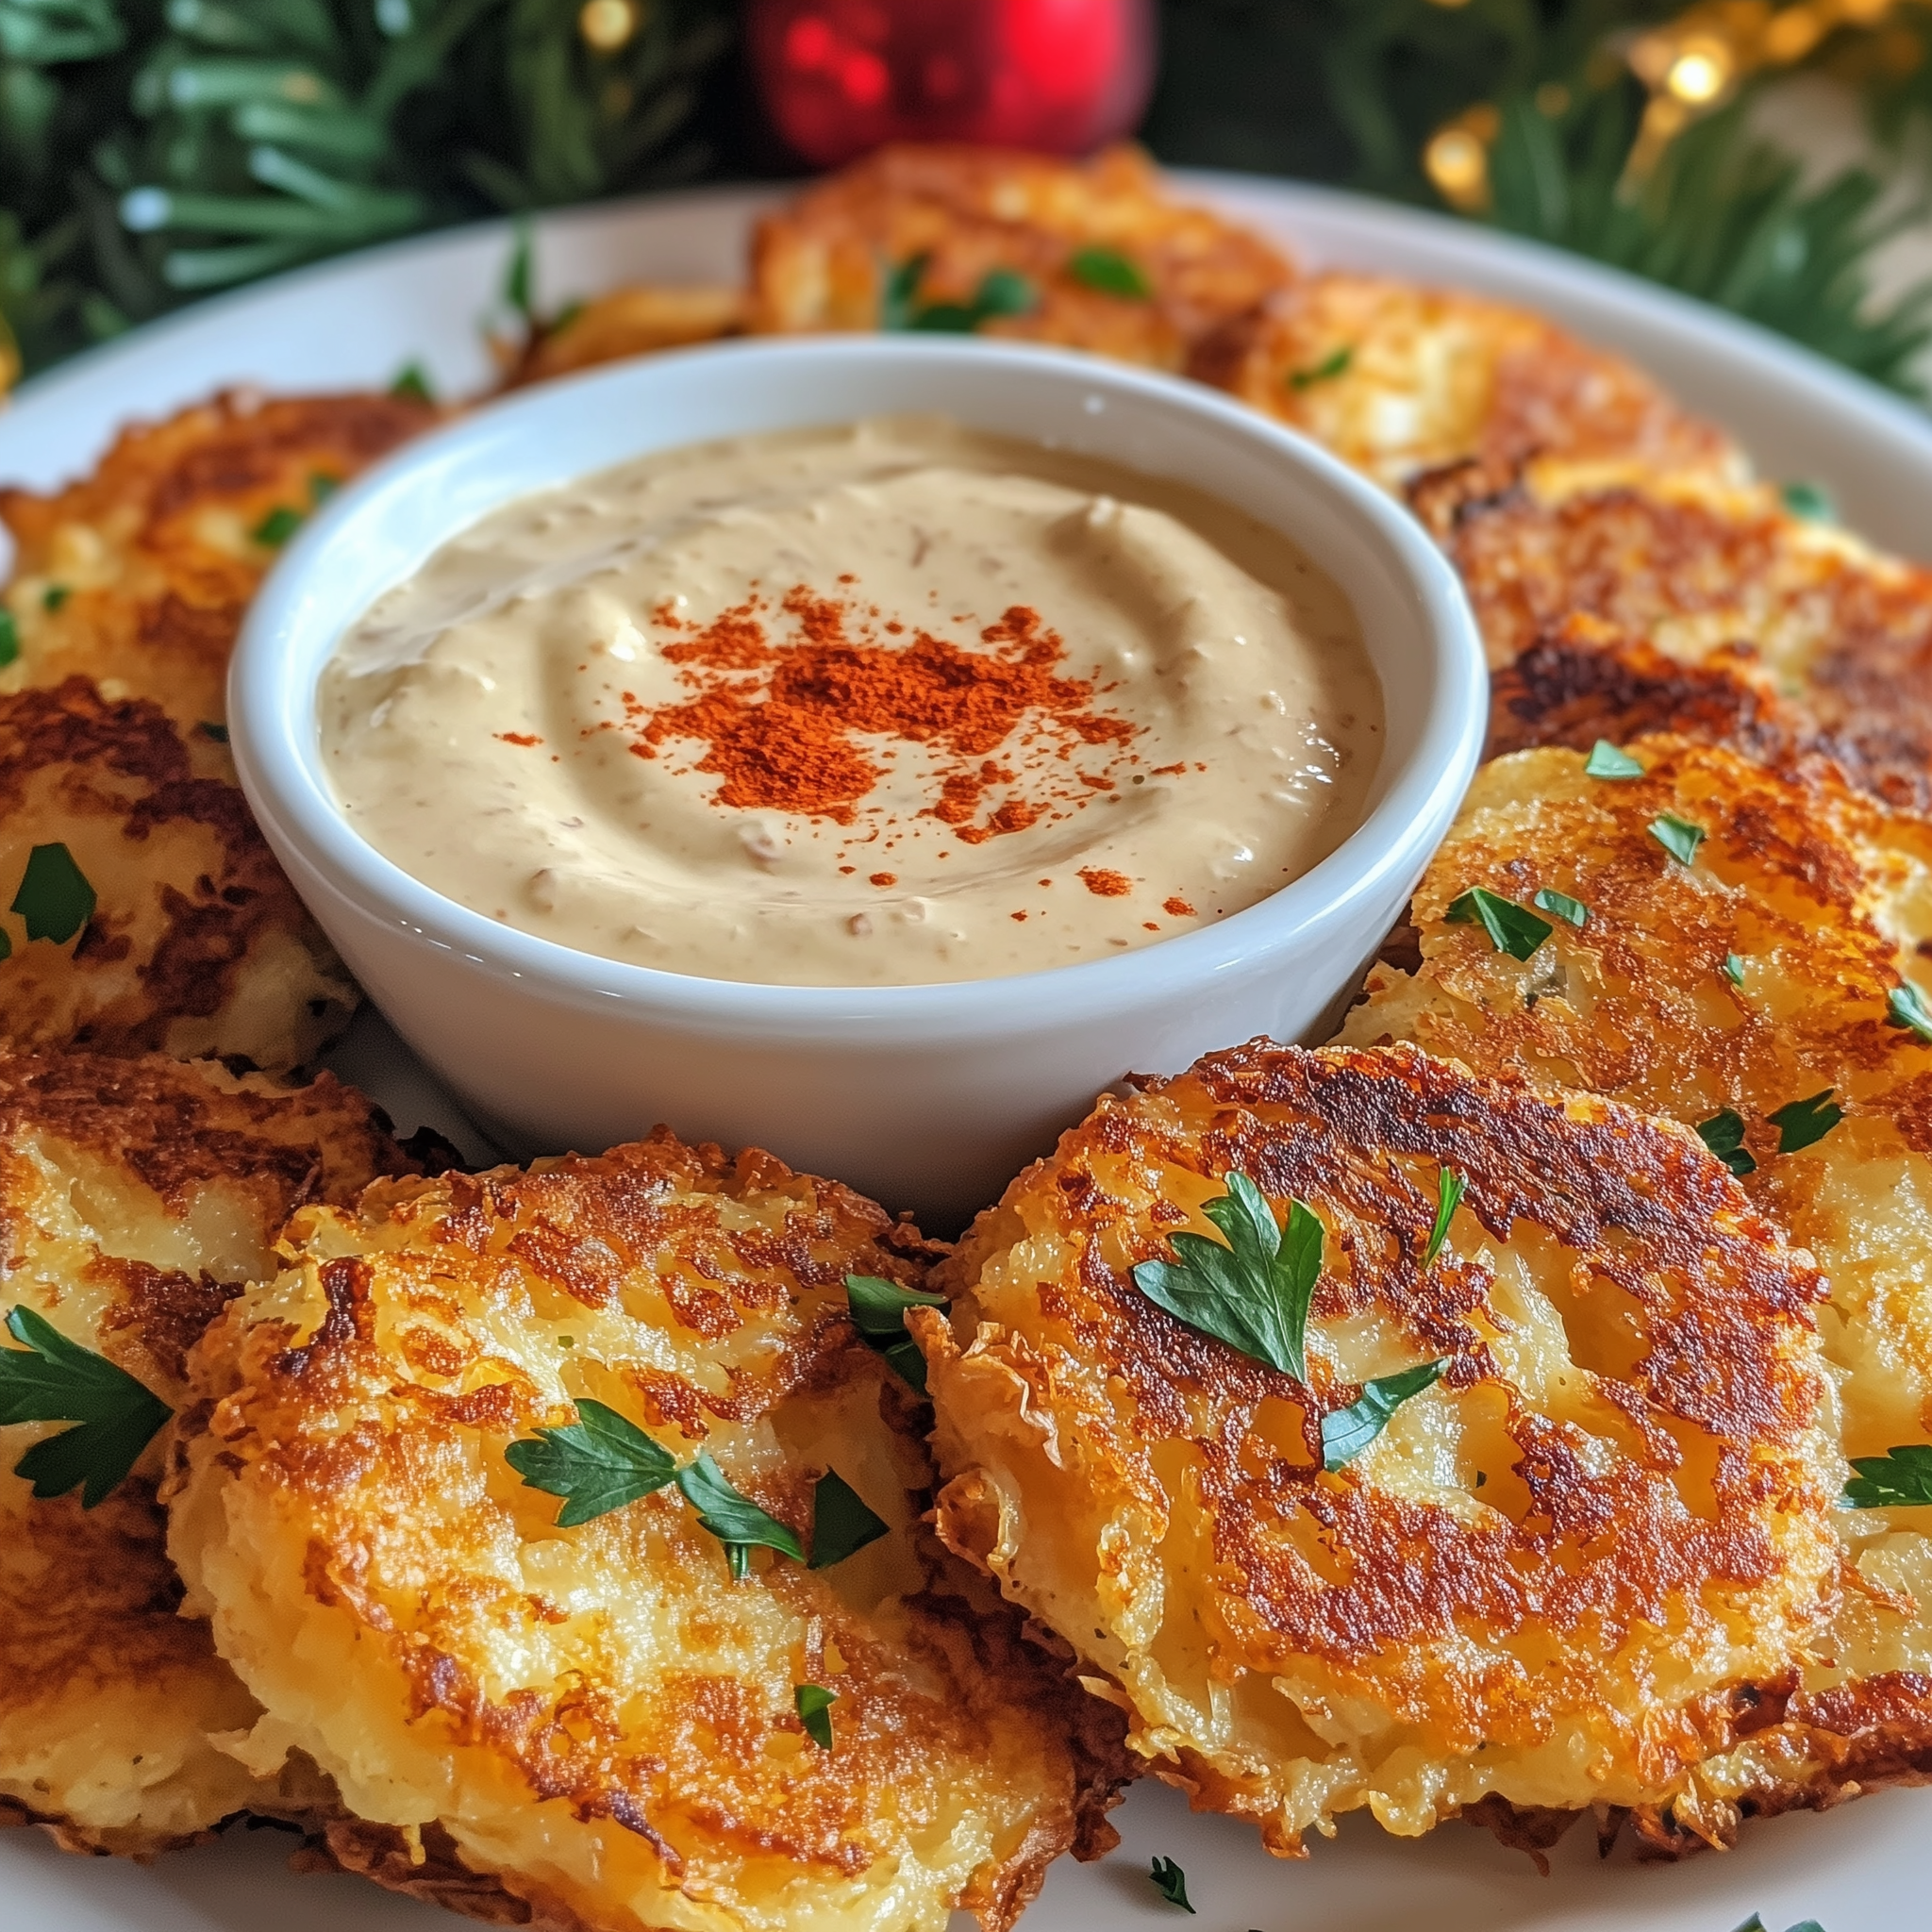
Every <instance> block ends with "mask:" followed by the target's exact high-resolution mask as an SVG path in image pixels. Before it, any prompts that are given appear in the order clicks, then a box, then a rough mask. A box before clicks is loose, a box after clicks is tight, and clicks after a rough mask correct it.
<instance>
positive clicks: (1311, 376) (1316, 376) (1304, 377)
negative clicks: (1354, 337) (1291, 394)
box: [1288, 342, 1355, 393]
mask: <svg viewBox="0 0 1932 1932" xmlns="http://www.w3.org/2000/svg"><path fill="white" fill-rule="evenodd" d="M1354 360H1355V350H1354V349H1353V348H1352V347H1350V346H1349V345H1348V344H1347V343H1345V342H1344V343H1343V344H1342V346H1341V348H1339V349H1331V350H1330V351H1329V353H1328V354H1327V355H1325V356H1324V357H1323V358H1322V359H1321V360H1320V361H1319V362H1317V363H1315V364H1313V365H1312V366H1311V367H1310V368H1307V369H1291V370H1290V371H1289V372H1288V386H1289V388H1290V389H1291V390H1294V391H1296V392H1297V393H1299V392H1300V391H1302V390H1305V389H1313V388H1314V386H1315V385H1316V384H1317V383H1318V382H1333V381H1334V379H1335V378H1336V377H1337V376H1338V375H1347V374H1348V365H1349V364H1350V363H1351V362H1353V361H1354Z"/></svg>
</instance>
